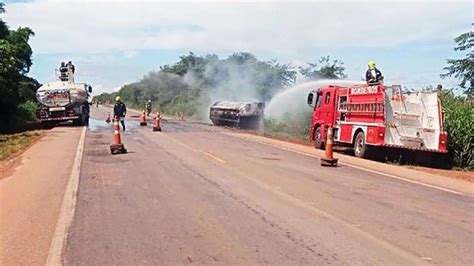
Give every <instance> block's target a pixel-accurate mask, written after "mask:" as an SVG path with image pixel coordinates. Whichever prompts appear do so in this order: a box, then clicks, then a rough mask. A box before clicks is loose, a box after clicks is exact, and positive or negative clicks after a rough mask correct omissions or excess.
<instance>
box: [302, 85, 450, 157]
mask: <svg viewBox="0 0 474 266" xmlns="http://www.w3.org/2000/svg"><path fill="white" fill-rule="evenodd" d="M307 100H308V104H309V105H310V106H311V107H312V108H314V111H313V116H312V121H311V129H310V139H311V140H313V141H314V146H315V147H316V148H318V149H322V148H323V147H324V145H325V142H326V132H327V128H328V127H329V126H331V127H333V129H334V133H333V135H334V143H335V144H345V145H353V146H354V154H355V155H356V156H357V157H364V158H366V157H367V156H368V153H369V149H371V148H373V147H375V146H379V147H380V146H385V147H393V148H400V149H410V150H419V151H425V152H436V153H446V152H447V149H446V142H447V136H446V132H445V131H444V130H443V118H442V112H441V103H440V100H439V97H438V94H437V93H436V92H421V91H420V92H402V90H401V86H399V85H394V86H384V85H382V84H378V85H354V86H351V87H340V86H327V87H323V88H319V89H317V90H314V91H311V92H310V93H309V95H308V98H307Z"/></svg>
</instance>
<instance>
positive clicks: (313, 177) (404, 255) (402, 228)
mask: <svg viewBox="0 0 474 266" xmlns="http://www.w3.org/2000/svg"><path fill="white" fill-rule="evenodd" d="M108 111H109V110H108V109H105V107H100V108H93V109H92V117H93V118H94V119H96V120H93V121H92V122H91V127H90V128H89V130H88V131H87V133H86V141H85V146H84V155H83V162H82V172H81V176H80V181H79V193H78V198H77V205H76V210H75V216H74V220H73V222H72V225H71V227H70V229H69V235H68V239H67V243H66V245H65V251H64V254H63V262H65V263H66V264H72V265H74V264H81V265H92V264H94V265H106V264H123V265H130V264H208V263H210V264H272V265H294V264H312V265H316V264H319V265H320V264H346V265H347V264H398V265H401V264H403V265H414V264H444V265H455V264H458V265H459V264H465V265H469V264H470V265H472V264H474V252H473V251H474V249H473V248H474V246H473V245H474V227H473V225H474V200H473V198H472V197H470V196H466V195H457V194H453V193H449V192H445V191H440V190H437V189H433V188H429V187H425V186H420V185H417V184H412V183H408V182H404V181H402V180H397V179H393V178H390V177H387V176H383V175H379V174H377V173H373V172H366V171H363V170H359V169H356V168H352V167H349V166H340V167H338V168H322V167H320V166H319V161H318V160H317V159H315V158H312V157H309V156H306V155H303V154H297V153H294V152H291V151H287V150H283V149H278V148H276V147H271V146H267V145H263V144H258V143H254V142H250V141H246V140H245V139H242V138H237V137H233V136H230V135H229V134H226V130H225V129H221V128H217V127H212V126H207V125H201V124H193V123H187V122H180V121H172V120H169V121H163V122H162V127H163V132H153V131H152V130H151V127H152V122H151V121H149V123H148V126H147V127H140V126H139V125H138V121H137V120H135V121H127V126H128V129H127V131H125V132H124V133H123V134H122V139H123V143H124V144H125V147H126V148H127V149H128V153H127V154H123V155H114V156H112V155H110V151H109V144H111V140H112V129H111V125H107V124H106V123H104V122H102V121H103V120H104V119H105V117H106V113H107V112H108Z"/></svg>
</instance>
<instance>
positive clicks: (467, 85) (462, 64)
mask: <svg viewBox="0 0 474 266" xmlns="http://www.w3.org/2000/svg"><path fill="white" fill-rule="evenodd" d="M454 41H455V42H456V44H457V46H456V47H454V50H455V51H460V52H464V51H467V54H466V57H465V58H462V59H448V60H447V63H448V66H447V67H445V68H443V69H444V70H446V71H447V72H446V73H444V74H441V75H440V76H441V78H446V77H452V76H454V77H455V78H457V79H460V81H461V82H460V83H459V87H461V88H462V89H463V91H464V93H465V94H466V95H467V96H468V97H471V98H472V97H474V84H473V83H472V80H473V78H474V52H473V46H474V32H472V31H470V32H466V33H463V34H461V35H459V36H458V37H456V38H454Z"/></svg>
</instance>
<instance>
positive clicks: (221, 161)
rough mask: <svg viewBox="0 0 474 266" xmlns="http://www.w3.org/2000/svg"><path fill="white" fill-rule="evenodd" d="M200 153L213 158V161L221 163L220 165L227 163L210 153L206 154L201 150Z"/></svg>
mask: <svg viewBox="0 0 474 266" xmlns="http://www.w3.org/2000/svg"><path fill="white" fill-rule="evenodd" d="M199 151H200V152H202V153H204V154H205V155H207V156H209V157H211V158H212V159H214V160H216V161H218V162H220V163H226V161H224V160H222V159H221V158H219V157H217V156H215V155H213V154H210V153H209V152H206V151H203V150H199Z"/></svg>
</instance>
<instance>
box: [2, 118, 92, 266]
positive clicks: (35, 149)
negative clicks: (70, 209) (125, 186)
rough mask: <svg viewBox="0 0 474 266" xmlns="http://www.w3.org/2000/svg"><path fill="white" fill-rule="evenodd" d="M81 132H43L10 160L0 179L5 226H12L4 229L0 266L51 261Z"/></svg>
mask: <svg viewBox="0 0 474 266" xmlns="http://www.w3.org/2000/svg"><path fill="white" fill-rule="evenodd" d="M82 130H83V128H79V127H56V128H54V129H51V130H48V131H44V132H43V134H44V136H43V135H41V138H38V139H34V145H32V143H33V142H30V145H29V146H23V148H22V150H19V151H18V152H19V153H18V154H16V156H15V157H10V159H9V160H8V161H9V162H11V161H13V162H15V163H14V165H10V166H9V167H8V171H7V172H6V173H5V172H3V171H2V176H3V177H2V178H0V228H8V230H0V265H44V263H45V262H46V258H47V256H48V251H49V247H50V244H51V239H52V236H53V234H54V230H55V226H56V221H57V217H58V214H59V212H60V206H61V203H62V199H63V194H64V189H65V187H66V183H67V180H68V177H69V175H70V172H71V167H72V162H73V159H74V156H75V154H76V150H77V145H78V141H79V137H80V135H81V132H82ZM37 137H39V136H37ZM32 138H33V137H32ZM22 151H23V152H22ZM21 152H22V153H21ZM20 153H21V154H20ZM2 163H3V162H2Z"/></svg>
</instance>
